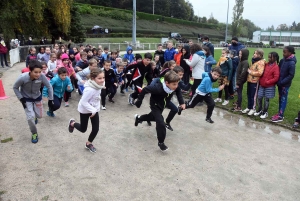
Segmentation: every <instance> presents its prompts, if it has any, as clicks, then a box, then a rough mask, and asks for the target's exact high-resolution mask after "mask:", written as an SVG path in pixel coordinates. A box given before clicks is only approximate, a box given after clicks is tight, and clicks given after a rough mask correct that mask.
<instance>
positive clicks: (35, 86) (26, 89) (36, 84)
mask: <svg viewBox="0 0 300 201" xmlns="http://www.w3.org/2000/svg"><path fill="white" fill-rule="evenodd" d="M29 73H30V72H28V73H23V74H21V75H20V76H19V78H18V79H17V81H16V82H15V84H14V86H13V90H14V92H15V94H16V96H17V97H18V99H21V98H25V99H27V100H28V101H34V100H39V99H40V97H41V92H40V89H41V86H42V84H43V85H44V86H46V87H47V88H48V97H49V100H53V89H52V86H51V85H50V83H49V81H48V80H47V78H46V76H45V75H44V74H41V76H40V77H39V78H38V79H36V80H31V79H30V75H29Z"/></svg>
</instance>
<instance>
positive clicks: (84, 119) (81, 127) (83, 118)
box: [74, 112, 100, 142]
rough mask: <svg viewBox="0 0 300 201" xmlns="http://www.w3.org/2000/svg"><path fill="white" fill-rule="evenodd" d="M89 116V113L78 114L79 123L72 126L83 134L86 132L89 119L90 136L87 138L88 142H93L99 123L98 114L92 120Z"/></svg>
mask: <svg viewBox="0 0 300 201" xmlns="http://www.w3.org/2000/svg"><path fill="white" fill-rule="evenodd" d="M91 115H92V114H91V113H89V114H82V113H80V123H75V124H74V127H75V128H76V129H77V130H78V131H80V132H82V133H84V132H85V131H86V130H87V126H88V123H89V119H91V123H92V131H91V133H90V136H89V138H88V141H89V142H93V141H94V139H95V137H96V136H97V134H98V131H99V123H100V121H99V114H98V112H97V113H96V114H95V116H93V117H92V118H90V116H91Z"/></svg>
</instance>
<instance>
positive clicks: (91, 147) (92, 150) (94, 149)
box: [85, 144, 96, 153]
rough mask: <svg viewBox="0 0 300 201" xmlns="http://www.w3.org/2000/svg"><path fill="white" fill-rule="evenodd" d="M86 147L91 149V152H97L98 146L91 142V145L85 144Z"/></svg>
mask: <svg viewBox="0 0 300 201" xmlns="http://www.w3.org/2000/svg"><path fill="white" fill-rule="evenodd" d="M85 148H87V149H88V150H90V152H92V153H96V148H95V147H94V145H92V144H89V145H87V144H85Z"/></svg>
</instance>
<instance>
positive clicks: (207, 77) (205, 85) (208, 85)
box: [196, 72, 220, 96]
mask: <svg viewBox="0 0 300 201" xmlns="http://www.w3.org/2000/svg"><path fill="white" fill-rule="evenodd" d="M216 81H217V80H214V79H213V78H212V76H211V73H210V72H209V73H207V72H204V73H202V82H201V84H200V85H199V86H198V88H197V90H196V93H197V94H199V95H201V96H205V95H206V94H208V93H212V92H219V91H220V90H219V88H213V87H212V83H213V82H216Z"/></svg>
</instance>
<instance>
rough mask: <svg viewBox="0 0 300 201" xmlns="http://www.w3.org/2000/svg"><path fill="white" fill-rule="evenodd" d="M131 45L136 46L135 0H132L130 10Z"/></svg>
mask: <svg viewBox="0 0 300 201" xmlns="http://www.w3.org/2000/svg"><path fill="white" fill-rule="evenodd" d="M132 45H133V46H134V47H135V46H136V0H133V10H132Z"/></svg>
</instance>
